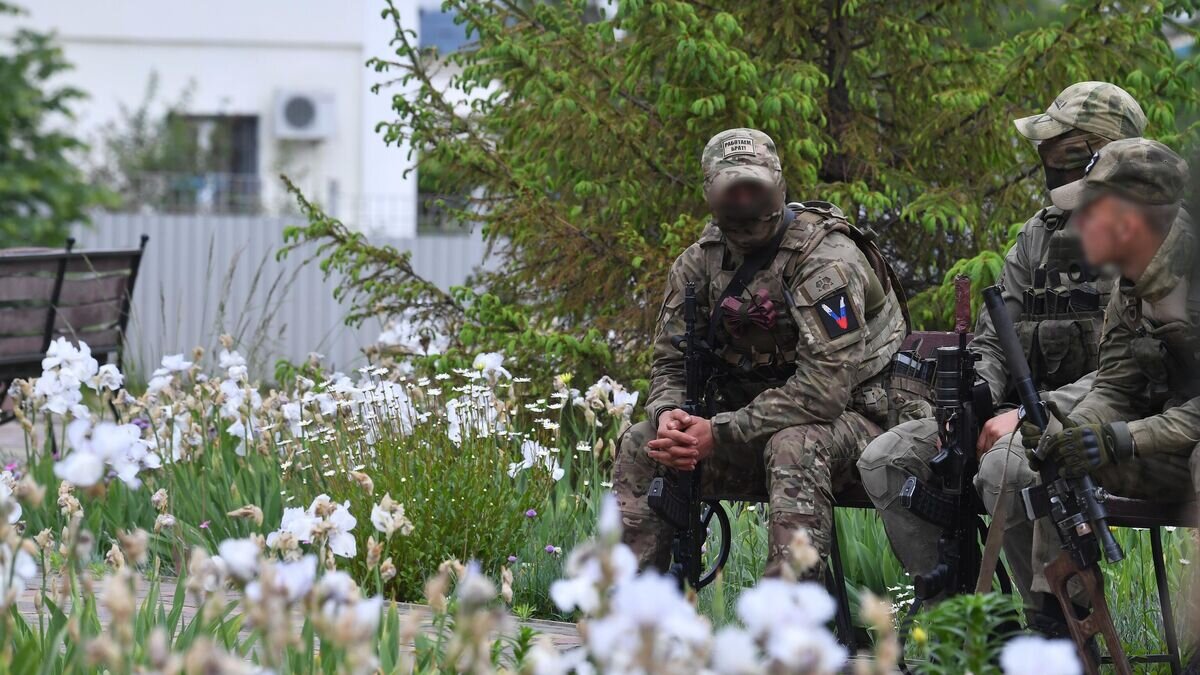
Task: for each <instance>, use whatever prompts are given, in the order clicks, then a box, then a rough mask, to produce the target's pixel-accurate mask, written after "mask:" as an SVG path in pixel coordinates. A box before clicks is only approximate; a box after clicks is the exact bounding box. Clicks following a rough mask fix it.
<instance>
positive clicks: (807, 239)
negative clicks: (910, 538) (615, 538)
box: [646, 202, 906, 450]
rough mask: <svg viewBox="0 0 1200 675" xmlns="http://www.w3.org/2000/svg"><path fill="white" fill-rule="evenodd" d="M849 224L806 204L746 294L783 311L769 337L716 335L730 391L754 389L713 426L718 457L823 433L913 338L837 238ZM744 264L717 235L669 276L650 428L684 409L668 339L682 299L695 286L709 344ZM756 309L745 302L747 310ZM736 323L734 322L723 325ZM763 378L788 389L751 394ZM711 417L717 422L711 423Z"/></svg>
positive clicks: (832, 211) (755, 330)
mask: <svg viewBox="0 0 1200 675" xmlns="http://www.w3.org/2000/svg"><path fill="white" fill-rule="evenodd" d="M846 225H847V223H846V221H845V219H844V217H842V215H841V212H840V211H838V210H837V209H836V207H832V206H831V205H826V204H822V203H820V202H809V203H808V204H805V205H803V207H801V208H800V210H799V211H798V213H797V216H796V218H795V219H794V220H793V221H792V223H791V224H790V225H789V227H788V230H787V232H786V233H785V235H784V238H783V241H782V243H781V244H780V248H779V253H778V255H776V256H775V259H774V261H773V262H772V263H771V264H770V265H768V266H766V267H764V268H763V269H762V270H760V271H759V272H758V273H757V274H756V275H755V276H754V278H753V280H752V282H751V283H750V284H749V287H750V288H751V289H753V290H754V291H755V292H760V293H761V292H762V291H764V290H765V295H766V296H769V298H770V300H771V303H772V304H773V306H774V307H775V308H776V309H777V312H776V314H777V319H776V321H775V324H774V325H773V326H772V327H771V328H770V329H769V330H768V329H765V328H763V327H760V326H757V325H754V324H752V323H751V324H750V325H749V326H742V327H738V326H736V325H733V326H732V327H731V326H730V325H729V324H727V319H725V320H723V321H722V324H721V325H718V326H717V330H716V334H717V342H718V349H717V350H716V351H717V354H716V358H717V359H718V360H720V361H722V362H724V363H725V364H726V367H725V368H721V369H719V370H720V372H721V373H723V375H721V379H722V381H723V385H722V387H726V386H728V387H730V388H736V387H737V386H738V385H739V384H741V383H742V382H739V380H743V381H745V382H748V383H750V386H751V390H752V392H753V395H752V396H747V397H745V398H744V399H743V400H742V401H741V402H740V403H739V404H738V405H736V406H726V409H724V410H721V411H719V412H716V414H714V415H713V417H712V421H713V436H714V439H715V441H716V444H717V448H718V450H719V449H720V447H721V446H723V445H726V444H751V443H763V442H765V441H766V440H767V439H769V438H770V437H771V436H772V435H773V434H774V433H775V432H777V431H780V430H781V429H784V428H787V427H791V426H795V425H800V424H808V423H827V422H830V421H832V420H834V419H836V418H837V417H838V416H840V415H841V414H842V413H843V412H844V411H845V410H846V409H847V407H849V405H850V402H851V398H852V394H854V393H855V390H856V388H857V387H858V386H859V385H860V384H862V383H863V382H864V381H866V380H868V379H871V378H873V377H875V376H876V375H878V374H880V373H881V372H882V371H883V370H884V368H885V367H886V366H887V364H888V363H889V362H890V360H891V358H892V356H893V355H894V354H895V353H896V351H897V350H898V349H899V347H900V343H901V341H902V340H903V338H904V335H905V332H906V326H905V323H904V317H903V314H902V312H901V309H900V305H899V301H898V300H897V298H896V295H895V293H894V292H893V291H891V290H889V291H887V292H885V291H884V287H883V285H882V284H881V283H880V280H879V278H878V277H877V275H876V273H875V271H874V270H873V269H872V267H871V266H870V263H869V262H868V260H867V258H866V256H865V255H864V254H863V252H862V251H861V250H860V249H859V247H858V245H857V244H855V242H854V241H853V240H852V239H850V237H848V236H847V235H845V234H842V233H841V232H838V231H836V229H837V228H838V227H843V226H846ZM740 263H741V261H740V260H738V259H736V258H735V254H733V252H732V251H731V250H730V249H729V248H728V247H727V246H726V245H725V242H724V240H723V237H722V235H721V232H720V230H719V229H718V228H717V227H716V226H715V225H712V224H709V225H708V227H706V228H705V230H704V232H703V234H702V236H701V237H700V239H699V241H697V242H696V243H694V244H692V245H691V246H690V247H688V249H687V250H685V251H684V252H683V253H682V254H681V255H680V256H679V257H678V258H677V259H676V260H675V263H674V264H673V265H672V266H671V272H670V275H669V277H668V281H667V288H666V294H665V298H664V300H663V304H662V309H661V311H660V313H659V317H658V328H657V331H656V336H655V342H654V364H653V368H652V373H651V383H650V395H649V397H648V398H647V403H646V407H647V411H648V413H649V415H650V419H651V421H654V420H657V418H658V415H659V414H660V413H662V412H663V411H664V410H667V409H670V408H676V407H679V406H680V405H682V403H683V394H684V362H683V356H682V354H681V353H680V351H679V350H678V349H677V348H676V347H675V346H674V345H673V344H672V338H673V337H675V336H678V335H682V334H683V333H684V317H683V311H682V305H683V298H684V288H685V285H686V284H687V283H688V282H694V283H695V284H696V289H697V292H696V295H697V301H698V302H697V305H698V308H697V309H698V311H697V314H698V317H697V329H698V331H699V333H700V334H702V335H703V334H705V333H707V332H708V319H709V317H710V315H711V313H712V308H713V305H714V304H715V302H716V301H717V299H718V298H719V297H720V296H721V293H722V291H723V290H724V289H725V287H726V285H727V284H728V283H729V280H730V279H731V278H732V277H733V274H734V272H735V270H736V269H737V267H738V266H739V265H740ZM750 299H751V294H750V293H743V294H741V295H740V296H739V300H741V301H743V302H745V301H748V300H750ZM726 316H728V315H726ZM763 369H771V370H773V371H775V372H783V373H785V376H786V377H785V379H782V380H780V381H777V382H775V383H772V384H771V385H770V386H760V387H758V388H757V389H756V390H755V389H754V388H753V386H754V385H753V380H755V378H756V375H755V374H756V373H758V372H761V371H762V370H763ZM714 412H715V411H714Z"/></svg>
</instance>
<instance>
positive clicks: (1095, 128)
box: [1013, 82, 1146, 141]
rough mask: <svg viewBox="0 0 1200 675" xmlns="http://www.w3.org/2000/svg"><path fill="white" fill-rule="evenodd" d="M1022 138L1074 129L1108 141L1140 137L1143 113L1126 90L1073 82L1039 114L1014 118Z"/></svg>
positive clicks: (1044, 136)
mask: <svg viewBox="0 0 1200 675" xmlns="http://www.w3.org/2000/svg"><path fill="white" fill-rule="evenodd" d="M1013 124H1015V125H1016V126H1017V131H1020V132H1021V134H1022V135H1023V136H1025V138H1028V139H1029V140H1031V141H1044V140H1047V139H1051V138H1054V137H1055V136H1061V135H1063V134H1065V133H1067V132H1068V131H1072V130H1074V129H1082V130H1084V131H1090V132H1092V133H1094V134H1099V135H1100V136H1103V137H1104V138H1107V139H1108V140H1110V141H1115V140H1119V139H1122V138H1134V137H1137V136H1141V135H1142V132H1143V131H1144V130H1145V129H1146V113H1144V112H1142V106H1140V105H1138V102H1137V101H1135V100H1134V99H1133V97H1132V96H1130V95H1129V92H1127V91H1125V90H1124V89H1122V88H1120V87H1118V86H1117V85H1115V84H1109V83H1108V82H1076V83H1075V84H1073V85H1071V86H1069V87H1067V88H1066V89H1063V90H1062V93H1061V94H1059V95H1058V97H1057V98H1055V99H1054V103H1051V104H1050V107H1049V108H1047V109H1046V112H1044V113H1042V114H1041V115H1032V116H1030V117H1022V118H1021V119H1019V120H1014V121H1013Z"/></svg>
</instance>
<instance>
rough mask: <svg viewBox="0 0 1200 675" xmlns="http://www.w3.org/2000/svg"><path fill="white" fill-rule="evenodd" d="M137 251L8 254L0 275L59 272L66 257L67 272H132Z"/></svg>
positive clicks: (0, 265)
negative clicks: (59, 267)
mask: <svg viewBox="0 0 1200 675" xmlns="http://www.w3.org/2000/svg"><path fill="white" fill-rule="evenodd" d="M138 255H139V253H138V252H137V251H111V252H105V253H90V254H89V253H68V254H64V253H51V254H46V255H34V256H20V257H4V256H0V278H6V277H30V276H41V275H49V276H51V277H53V276H55V275H56V274H58V266H59V264H60V263H61V262H62V260H63V258H64V257H65V258H66V260H67V266H66V269H67V272H120V271H125V272H128V271H129V270H130V269H131V268H132V267H133V263H134V260H135V258H136V257H137V256H138Z"/></svg>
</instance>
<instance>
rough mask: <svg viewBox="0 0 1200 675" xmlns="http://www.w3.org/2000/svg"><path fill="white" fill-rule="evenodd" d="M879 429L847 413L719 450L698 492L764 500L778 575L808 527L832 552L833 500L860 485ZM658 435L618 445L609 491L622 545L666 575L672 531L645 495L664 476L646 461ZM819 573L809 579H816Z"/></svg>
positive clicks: (638, 433) (635, 436)
mask: <svg viewBox="0 0 1200 675" xmlns="http://www.w3.org/2000/svg"><path fill="white" fill-rule="evenodd" d="M878 433H879V427H878V426H876V425H875V424H874V423H873V422H871V421H869V420H868V419H867V418H865V417H863V416H862V415H860V414H859V413H857V412H854V411H846V412H845V413H843V414H842V415H841V417H839V418H837V419H836V420H834V421H833V422H832V423H831V424H807V425H800V426H794V427H789V428H787V429H784V430H782V431H780V432H778V433H776V434H775V435H774V436H772V437H771V438H770V440H768V441H767V443H766V445H765V447H745V446H741V447H718V448H716V450H715V451H714V452H713V456H712V457H711V458H709V459H708V460H706V461H705V463H704V467H703V479H702V484H701V493H702V494H703V495H705V496H706V497H717V498H721V499H729V500H739V501H766V502H767V503H768V505H769V507H770V508H769V530H768V535H767V536H768V553H767V565H766V569H765V570H764V575H766V576H778V575H780V574H781V573H782V570H783V567H784V564H785V563H786V562H787V560H788V558H789V556H790V548H789V547H790V544H791V541H792V536H793V534H794V533H795V531H796V530H797V529H799V528H801V527H803V528H807V529H808V531H809V534H810V536H811V538H812V541H813V544H814V545H815V546H816V548H817V550H818V551H819V552H820V554H821V556H822V557H825V556H827V555H828V553H829V538H830V533H831V531H832V528H833V495H834V493H835V492H836V491H838V490H841V489H843V488H844V487H846V486H848V485H850V484H853V482H854V481H856V480H857V472H856V471H855V468H854V465H855V461H856V460H857V459H858V456H859V454H860V453H861V452H862V449H863V448H864V447H866V445H867V443H868V442H869V441H870V439H872V438H874V437H875V436H876V435H877V434H878ZM656 434H657V431H656V429H655V427H654V426H653V425H652V424H651V423H650V422H641V423H638V424H635V425H633V426H632V427H630V428H629V429H628V430H627V431H626V432H625V434H624V435H623V436H622V438H621V443H620V448H619V450H618V454H617V460H616V466H615V467H614V469H613V492H614V493H616V497H617V504H618V505H619V506H620V509H621V517H622V520H623V521H624V528H625V530H624V535H623V537H624V541H625V543H626V544H628V545H629V547H630V548H632V549H633V551H634V553H636V554H637V557H638V565H639V567H640V568H641V569H646V568H655V569H658V570H659V571H664V572H665V571H666V570H667V568H668V567H669V566H670V562H671V541H672V538H673V536H674V532H673V530H672V528H671V527H670V526H669V525H668V524H667V523H666V522H664V521H663V520H662V519H661V518H659V517H658V516H657V515H655V514H654V512H653V511H651V510H650V507H649V506H648V505H647V504H646V492H647V490H648V489H649V487H650V482H651V481H652V480H653V479H654V478H655V476H658V475H661V474H662V473H664V472H665V471H667V469H665V468H664V467H663V466H662V465H660V464H658V463H657V462H655V461H654V460H653V459H651V458H650V456H649V455H648V454H647V452H646V450H647V446H646V444H647V443H649V442H650V441H652V440H654V438H655V436H656ZM819 573H820V572H819V570H818V571H815V573H814V575H813V576H818V575H819Z"/></svg>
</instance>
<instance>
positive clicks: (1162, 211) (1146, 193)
mask: <svg viewBox="0 0 1200 675" xmlns="http://www.w3.org/2000/svg"><path fill="white" fill-rule="evenodd" d="M1186 181H1187V164H1186V162H1184V161H1183V159H1181V158H1180V157H1179V156H1178V155H1176V154H1175V153H1174V152H1172V151H1171V150H1170V149H1169V148H1167V147H1166V146H1164V145H1162V144H1161V143H1158V142H1156V141H1150V140H1146V139H1142V138H1137V139H1129V140H1124V141H1119V142H1115V143H1112V144H1110V145H1108V146H1106V147H1105V148H1104V149H1102V150H1100V151H1099V152H1098V153H1097V154H1096V156H1095V157H1094V158H1093V160H1092V162H1091V163H1090V164H1089V166H1088V170H1087V173H1086V175H1085V177H1084V178H1082V179H1081V180H1079V181H1076V182H1073V183H1071V184H1069V185H1065V186H1063V187H1060V188H1058V189H1056V190H1054V191H1053V192H1052V193H1051V196H1052V197H1053V200H1054V203H1055V204H1056V205H1057V206H1059V207H1060V208H1064V209H1079V210H1080V212H1079V218H1078V220H1079V222H1078V228H1079V231H1080V236H1081V241H1082V245H1083V250H1084V252H1085V254H1086V256H1087V258H1088V260H1089V261H1091V262H1092V264H1095V265H1101V264H1109V265H1113V266H1115V267H1116V268H1117V269H1119V270H1120V279H1119V282H1118V283H1117V285H1116V286H1115V288H1114V289H1113V293H1112V298H1111V299H1110V301H1109V303H1108V307H1107V310H1106V312H1105V320H1104V328H1103V331H1104V337H1103V342H1102V343H1101V346H1100V366H1099V370H1098V371H1097V373H1096V376H1095V382H1094V384H1093V385H1092V388H1091V389H1090V390H1089V391H1088V392H1087V394H1086V395H1085V396H1084V397H1083V399H1082V400H1081V401H1080V402H1079V403H1078V405H1076V406H1075V407H1074V409H1073V410H1072V411H1071V412H1070V413H1069V415H1068V414H1067V413H1066V412H1064V411H1062V410H1061V409H1055V408H1054V407H1053V406H1052V410H1051V411H1052V412H1054V413H1055V415H1054V417H1055V418H1057V420H1058V423H1052V425H1051V428H1050V429H1048V430H1047V434H1046V438H1045V439H1044V440H1042V442H1043V443H1044V453H1045V456H1046V457H1047V458H1050V459H1054V460H1056V461H1057V462H1058V463H1059V466H1060V467H1061V471H1063V472H1064V473H1066V474H1068V475H1072V474H1073V475H1078V474H1081V473H1089V474H1091V475H1092V476H1093V478H1094V479H1095V480H1096V482H1097V484H1098V485H1100V486H1101V487H1103V488H1105V489H1106V490H1108V491H1109V492H1112V493H1113V494H1117V495H1121V496H1124V497H1132V498H1136V499H1149V500H1160V501H1176V502H1177V501H1186V500H1189V499H1192V498H1193V497H1194V496H1195V494H1196V492H1197V490H1198V489H1200V453H1198V452H1197V451H1196V448H1197V446H1196V443H1197V439H1200V248H1198V245H1200V242H1197V235H1196V232H1195V228H1194V225H1193V224H1192V222H1191V220H1190V219H1189V218H1188V217H1187V215H1186V213H1184V212H1182V210H1181V208H1180V203H1181V197H1182V193H1183V190H1184V186H1185V184H1186ZM1064 427H1066V428H1064ZM1022 434H1023V436H1024V439H1023V440H1024V445H1025V446H1027V447H1034V446H1036V445H1037V443H1038V441H1039V439H1040V437H1041V434H1040V433H1039V432H1038V430H1037V429H1036V427H1033V426H1032V425H1028V424H1027V425H1024V426H1023V427H1022ZM1035 461H1036V460H1035ZM1010 463H1012V464H1015V465H1018V466H1017V470H1016V471H1010V472H1009V473H1008V481H1007V485H1004V488H1005V489H1015V490H1019V489H1021V488H1024V487H1026V486H1028V485H1031V484H1033V483H1035V482H1036V481H1037V474H1036V473H1034V470H1033V468H1032V467H1031V466H1030V464H1029V462H1028V461H1027V460H1026V459H1025V457H1024V456H1022V455H1015V456H1013V457H1012V458H1011V459H1010ZM1189 463H1190V470H1189ZM1059 551H1060V544H1059V541H1058V535H1057V532H1056V531H1055V530H1054V527H1053V525H1051V524H1050V523H1047V522H1045V521H1044V519H1043V520H1039V521H1037V522H1036V523H1035V524H1034V535H1033V536H1031V538H1030V539H1029V540H1026V541H1024V542H1015V541H1013V540H1012V539H1006V553H1007V554H1008V557H1009V560H1023V561H1025V562H1023V565H1024V566H1026V567H1030V566H1031V567H1032V568H1033V569H1034V570H1035V575H1034V579H1033V588H1034V590H1035V591H1039V592H1049V587H1048V585H1047V584H1046V580H1045V577H1044V575H1043V574H1042V570H1043V568H1044V567H1045V565H1046V564H1047V563H1049V562H1050V561H1051V560H1053V559H1054V557H1055V556H1057V555H1058V553H1059ZM1031 558H1032V563H1030V562H1029V561H1030V560H1031ZM1076 601H1077V602H1079V603H1080V604H1083V602H1084V598H1083V597H1082V596H1078V595H1077V596H1076Z"/></svg>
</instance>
